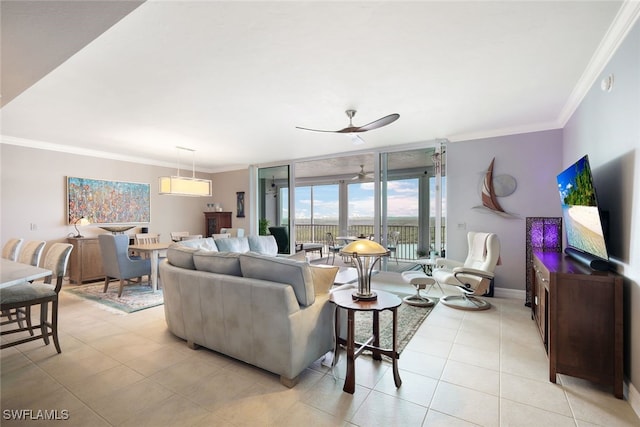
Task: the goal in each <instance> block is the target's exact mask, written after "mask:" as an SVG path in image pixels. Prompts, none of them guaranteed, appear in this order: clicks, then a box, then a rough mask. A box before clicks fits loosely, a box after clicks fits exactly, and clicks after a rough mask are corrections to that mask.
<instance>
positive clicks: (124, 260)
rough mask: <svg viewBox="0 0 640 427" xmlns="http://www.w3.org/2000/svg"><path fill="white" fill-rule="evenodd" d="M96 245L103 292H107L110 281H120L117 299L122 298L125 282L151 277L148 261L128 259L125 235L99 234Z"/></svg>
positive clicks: (126, 237) (127, 245)
mask: <svg viewBox="0 0 640 427" xmlns="http://www.w3.org/2000/svg"><path fill="white" fill-rule="evenodd" d="M98 243H99V244H100V253H101V254H102V265H103V267H104V292H107V288H108V287H109V281H110V280H111V279H120V288H119V289H118V298H119V297H120V296H122V289H123V288H124V281H125V280H127V281H128V280H130V279H132V278H134V277H137V278H141V277H142V276H150V275H151V261H150V260H148V259H131V258H129V236H128V235H127V234H115V235H114V234H100V235H99V236H98Z"/></svg>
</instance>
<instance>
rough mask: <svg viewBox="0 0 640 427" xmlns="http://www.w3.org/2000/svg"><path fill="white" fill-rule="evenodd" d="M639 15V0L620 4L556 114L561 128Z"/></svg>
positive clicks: (630, 0)
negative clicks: (558, 112)
mask: <svg viewBox="0 0 640 427" xmlns="http://www.w3.org/2000/svg"><path fill="white" fill-rule="evenodd" d="M639 16H640V0H625V1H624V3H623V4H622V6H620V10H619V11H618V14H617V15H616V17H615V18H614V20H613V22H612V23H611V25H610V26H609V29H608V30H607V33H606V34H605V36H604V37H603V39H602V41H601V42H600V45H599V46H598V48H597V49H596V51H595V53H594V54H593V56H592V57H591V60H590V61H589V64H588V65H587V68H586V69H585V70H584V72H583V73H582V76H581V77H580V79H579V80H578V83H577V84H576V86H575V87H574V88H573V91H572V92H571V95H569V99H568V100H567V102H566V104H565V105H564V107H563V108H562V110H561V111H560V115H559V116H558V124H559V127H561V128H563V127H564V126H565V125H566V124H567V122H568V121H569V119H570V118H571V116H573V113H575V111H576V110H577V109H578V107H579V106H580V103H581V102H582V100H583V99H584V97H585V96H586V95H587V93H588V92H589V90H590V89H591V87H592V86H593V84H594V83H595V82H596V80H597V79H598V78H599V77H600V74H601V73H602V71H603V70H604V68H605V67H606V66H607V64H608V63H609V61H610V60H611V58H612V57H613V55H614V54H615V52H616V51H617V50H618V48H619V47H620V44H622V42H623V41H624V39H625V37H626V36H627V34H628V33H629V31H631V29H632V28H633V26H634V24H635V23H636V21H637V20H638V17H639Z"/></svg>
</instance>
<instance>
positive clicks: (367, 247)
mask: <svg viewBox="0 0 640 427" xmlns="http://www.w3.org/2000/svg"><path fill="white" fill-rule="evenodd" d="M340 252H342V253H343V254H345V255H349V256H353V255H355V254H357V255H360V256H384V255H388V254H389V251H388V250H386V249H385V248H384V246H382V245H381V244H379V243H377V242H374V241H373V240H367V239H359V240H355V241H353V242H351V243H349V244H348V245H347V246H345V247H344V248H342V250H341V251H340Z"/></svg>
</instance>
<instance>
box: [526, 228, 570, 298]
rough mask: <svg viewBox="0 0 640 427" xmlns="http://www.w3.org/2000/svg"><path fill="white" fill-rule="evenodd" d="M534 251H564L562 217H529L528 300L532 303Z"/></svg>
mask: <svg viewBox="0 0 640 427" xmlns="http://www.w3.org/2000/svg"><path fill="white" fill-rule="evenodd" d="M533 251H545V252H562V218H560V217H557V218H556V217H527V251H526V252H527V260H526V263H527V300H526V302H525V305H526V306H530V305H531V300H532V295H531V293H532V292H533V273H532V267H533V266H532V260H533Z"/></svg>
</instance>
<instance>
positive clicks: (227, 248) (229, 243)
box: [215, 237, 251, 253]
mask: <svg viewBox="0 0 640 427" xmlns="http://www.w3.org/2000/svg"><path fill="white" fill-rule="evenodd" d="M215 242H216V246H217V247H218V250H219V251H220V252H238V253H245V252H249V251H250V250H251V249H250V248H249V240H248V239H247V238H246V237H230V238H228V239H216V240H215Z"/></svg>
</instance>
